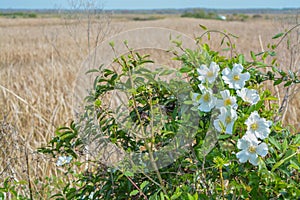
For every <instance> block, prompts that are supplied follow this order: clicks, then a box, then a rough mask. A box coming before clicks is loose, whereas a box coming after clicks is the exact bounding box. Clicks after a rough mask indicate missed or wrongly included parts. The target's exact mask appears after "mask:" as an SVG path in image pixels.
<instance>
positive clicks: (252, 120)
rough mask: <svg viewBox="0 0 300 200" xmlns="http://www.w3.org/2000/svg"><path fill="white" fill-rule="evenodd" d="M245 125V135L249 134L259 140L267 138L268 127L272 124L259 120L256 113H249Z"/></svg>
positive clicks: (263, 119) (262, 119)
mask: <svg viewBox="0 0 300 200" xmlns="http://www.w3.org/2000/svg"><path fill="white" fill-rule="evenodd" d="M245 124H246V125H247V132H246V133H251V134H253V135H255V136H256V137H257V138H260V139H265V138H267V137H268V135H269V133H270V132H271V130H270V128H269V127H270V126H271V125H272V122H271V121H267V120H266V119H265V118H261V117H260V116H259V114H258V113H257V111H254V112H252V113H251V115H250V116H249V118H248V119H247V120H246V121H245Z"/></svg>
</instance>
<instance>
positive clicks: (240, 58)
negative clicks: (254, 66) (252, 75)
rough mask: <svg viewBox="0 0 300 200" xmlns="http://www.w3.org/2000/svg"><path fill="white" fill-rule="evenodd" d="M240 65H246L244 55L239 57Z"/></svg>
mask: <svg viewBox="0 0 300 200" xmlns="http://www.w3.org/2000/svg"><path fill="white" fill-rule="evenodd" d="M239 63H240V64H242V65H243V64H244V63H245V57H244V55H243V54H241V55H239Z"/></svg>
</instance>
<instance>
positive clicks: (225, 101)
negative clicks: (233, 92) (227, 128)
mask: <svg viewBox="0 0 300 200" xmlns="http://www.w3.org/2000/svg"><path fill="white" fill-rule="evenodd" d="M220 93H221V95H222V99H218V100H217V104H216V107H217V108H221V107H227V106H231V107H232V108H233V109H235V110H236V109H237V107H238V105H237V103H236V98H235V97H233V96H230V92H229V90H224V91H221V92H220Z"/></svg>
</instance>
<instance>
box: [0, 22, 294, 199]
mask: <svg viewBox="0 0 300 200" xmlns="http://www.w3.org/2000/svg"><path fill="white" fill-rule="evenodd" d="M295 23H296V22H295V21H294V22H291V23H290V24H288V23H285V22H282V21H280V20H277V21H273V20H260V21H259V20H253V21H247V22H237V21H231V22H224V21H216V20H202V19H189V18H179V17H174V16H173V17H169V18H165V19H159V20H155V21H130V20H126V18H122V17H118V18H116V19H112V20H109V19H105V20H103V19H101V20H97V19H94V20H92V21H88V20H86V19H81V20H77V19H69V20H66V19H58V18H46V19H4V18H2V19H1V18H0V77H1V79H0V106H1V109H0V148H1V151H0V165H1V166H0V182H2V181H3V180H4V178H6V177H7V176H11V177H12V178H13V179H17V180H21V179H24V180H28V181H31V182H32V184H33V185H32V188H33V189H32V190H34V191H39V188H38V187H39V186H38V185H35V184H34V183H33V180H35V179H40V180H41V179H43V178H44V177H46V176H49V175H50V174H55V173H56V170H55V168H54V167H53V161H51V160H49V159H45V158H44V157H41V156H39V155H37V154H36V153H35V152H36V148H37V147H40V146H42V145H45V144H46V143H47V141H49V139H50V138H51V137H53V136H54V131H55V129H56V128H57V127H58V126H61V125H66V124H68V123H69V122H70V121H71V120H72V118H73V115H72V103H71V100H72V91H73V83H74V81H75V79H76V77H77V72H78V70H79V69H80V67H81V65H82V62H83V61H84V60H85V58H86V57H87V56H88V54H89V53H90V52H91V50H92V49H93V48H94V47H95V46H97V45H98V44H99V43H100V42H101V41H103V39H104V38H108V37H110V36H111V35H113V34H116V33H118V32H120V31H124V30H129V29H133V28H138V27H139V28H140V27H165V28H170V29H174V30H177V31H179V32H182V33H184V34H186V35H189V36H191V37H194V36H199V35H201V34H202V33H203V30H201V29H200V28H199V24H203V25H205V26H207V27H208V28H209V29H214V30H221V31H223V30H226V31H228V32H230V33H233V34H234V35H237V36H239V38H238V39H234V40H233V42H234V43H235V44H236V50H237V52H240V53H244V54H245V55H247V56H248V58H249V59H250V53H249V52H250V51H254V52H257V53H258V52H260V51H262V50H263V49H266V46H267V44H268V43H270V42H272V40H271V38H272V36H273V35H275V34H276V33H278V32H280V31H284V29H285V28H288V27H291V26H292V25H293V24H295ZM297 34H298V33H297ZM158 37H159V36H158ZM211 37H212V40H211V42H210V43H211V45H212V48H215V49H220V46H219V44H220V41H219V39H216V40H214V39H213V37H214V34H212V36H211ZM216 38H218V37H217V36H216ZM129 45H130V44H129ZM294 45H295V50H293V52H292V53H293V54H292V55H291V54H290V51H287V50H282V51H279V52H278V55H279V63H281V67H282V68H284V69H286V68H291V69H292V70H294V71H295V70H298V71H299V69H300V67H299V66H300V63H299V60H298V59H299V49H300V47H299V41H298V38H296V39H295V40H294ZM280 49H284V47H283V48H279V50H280ZM297 53H298V54H297ZM156 56H162V54H157V55H156ZM291 56H292V57H293V59H294V60H293V61H291ZM297 56H298V57H297ZM156 59H158V60H163V57H161V58H159V57H158V58H156ZM95 67H97V66H95ZM272 90H273V91H274V92H275V94H274V95H275V96H278V97H279V99H280V100H279V101H278V102H274V103H278V104H279V105H281V103H282V101H283V99H284V95H285V94H286V92H285V89H283V88H282V87H276V88H272ZM289 95H291V96H290V97H289V98H288V102H287V103H288V104H287V106H286V107H285V109H286V110H285V111H283V116H284V122H285V124H291V125H293V126H295V128H296V129H297V130H300V124H299V120H298V117H299V112H300V98H299V89H297V88H291V90H289ZM26 160H28V162H29V163H27V164H28V165H26ZM26 166H27V167H28V166H30V167H29V171H27V168H26ZM8 169H9V170H8ZM28 175H29V176H30V177H28ZM40 197H41V198H42V196H40Z"/></svg>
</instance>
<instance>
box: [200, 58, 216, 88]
mask: <svg viewBox="0 0 300 200" xmlns="http://www.w3.org/2000/svg"><path fill="white" fill-rule="evenodd" d="M197 71H198V74H199V77H198V79H199V80H200V81H201V83H205V82H206V81H208V82H209V83H213V82H214V81H215V80H216V78H217V76H218V72H219V71H220V67H219V65H217V64H216V63H215V62H212V63H210V66H209V68H207V66H206V65H201V66H200V67H199V68H198V69H197Z"/></svg>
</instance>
